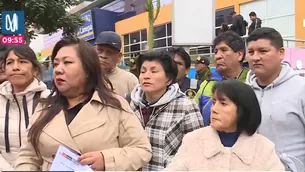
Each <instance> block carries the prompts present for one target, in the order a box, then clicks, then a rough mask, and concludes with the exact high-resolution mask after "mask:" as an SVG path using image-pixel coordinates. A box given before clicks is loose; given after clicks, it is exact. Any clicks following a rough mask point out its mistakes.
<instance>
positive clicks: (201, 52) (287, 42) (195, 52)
mask: <svg viewBox="0 0 305 172" xmlns="http://www.w3.org/2000/svg"><path fill="white" fill-rule="evenodd" d="M247 37H248V36H243V38H244V39H247ZM283 43H284V47H285V48H305V40H298V39H283ZM296 43H298V44H296ZM171 47H173V46H167V47H160V48H155V49H169V48H171ZM146 51H148V50H139V51H134V52H128V53H124V54H123V55H124V60H125V62H128V61H129V58H130V57H136V56H137V55H139V54H140V53H144V52H146ZM189 54H190V56H191V60H192V62H195V61H196V58H197V57H198V56H206V57H209V58H210V61H211V64H213V62H214V58H213V56H214V49H213V46H212V45H211V46H197V47H190V48H189Z"/></svg>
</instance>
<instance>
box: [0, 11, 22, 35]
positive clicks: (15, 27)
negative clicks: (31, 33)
mask: <svg viewBox="0 0 305 172" xmlns="http://www.w3.org/2000/svg"><path fill="white" fill-rule="evenodd" d="M1 17H2V25H1V26H2V34H4V35H17V34H22V35H23V34H24V29H25V28H24V11H2V13H1Z"/></svg>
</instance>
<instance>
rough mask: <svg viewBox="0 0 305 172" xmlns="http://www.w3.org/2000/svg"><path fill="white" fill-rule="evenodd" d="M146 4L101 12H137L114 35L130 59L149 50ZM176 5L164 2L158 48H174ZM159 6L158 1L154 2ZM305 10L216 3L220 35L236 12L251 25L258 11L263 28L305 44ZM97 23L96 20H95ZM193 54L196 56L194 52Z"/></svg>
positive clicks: (267, 2) (282, 4)
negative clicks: (252, 18)
mask: <svg viewBox="0 0 305 172" xmlns="http://www.w3.org/2000/svg"><path fill="white" fill-rule="evenodd" d="M145 1H146V0H115V1H112V2H111V3H109V4H107V5H105V6H103V7H101V9H104V10H109V11H115V12H120V13H126V12H129V11H134V12H135V13H134V15H130V16H129V17H125V19H121V20H119V21H117V22H115V27H114V31H116V32H117V33H119V34H120V35H121V36H122V38H123V44H124V45H123V49H122V51H123V52H124V54H125V56H126V57H128V56H129V57H130V56H132V55H137V54H138V53H139V52H140V51H144V50H147V49H148V46H147V33H148V16H147V15H148V14H147V12H145ZM172 1H173V0H161V10H160V14H159V17H158V18H157V20H156V22H155V31H154V34H155V40H154V41H155V48H167V47H170V46H172V26H171V21H172V4H171V3H172ZM154 3H156V0H155V1H154ZM304 7H305V1H304V0H216V16H215V29H216V34H217V33H218V31H219V29H220V25H221V24H222V23H228V24H231V22H232V18H231V17H230V16H229V14H230V13H231V12H232V11H236V12H237V13H239V14H241V15H243V16H244V19H245V20H247V21H248V22H249V23H250V19H249V13H250V12H252V11H254V12H256V14H257V16H258V17H259V18H260V19H262V21H263V23H262V25H263V26H268V27H273V28H275V29H277V30H278V31H279V32H280V33H281V34H282V36H283V37H284V38H285V39H286V40H295V39H297V40H305V26H304V24H305V23H304V22H305V21H304V20H305V10H304V9H303V8H304ZM93 20H94V19H93ZM285 45H286V46H288V47H294V46H303V47H305V43H295V42H294V41H287V42H285ZM51 49H52V46H49V47H45V50H47V51H44V50H42V54H43V55H48V54H50V50H51ZM209 52H211V49H210V48H206V47H203V48H196V49H195V52H193V53H194V54H204V53H209ZM190 53H192V52H190Z"/></svg>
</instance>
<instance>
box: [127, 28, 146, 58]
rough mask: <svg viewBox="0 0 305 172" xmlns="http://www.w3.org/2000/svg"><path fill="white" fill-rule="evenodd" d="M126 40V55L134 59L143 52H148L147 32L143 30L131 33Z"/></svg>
mask: <svg viewBox="0 0 305 172" xmlns="http://www.w3.org/2000/svg"><path fill="white" fill-rule="evenodd" d="M123 38H124V41H123V42H124V55H125V56H126V57H134V56H136V55H137V54H138V53H139V52H140V51H141V50H147V49H148V48H147V30H146V29H143V30H140V31H137V32H133V33H129V34H126V35H124V36H123Z"/></svg>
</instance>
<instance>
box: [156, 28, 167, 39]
mask: <svg viewBox="0 0 305 172" xmlns="http://www.w3.org/2000/svg"><path fill="white" fill-rule="evenodd" d="M154 34H155V39H158V38H163V37H166V25H161V26H157V27H155V28H154Z"/></svg>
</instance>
